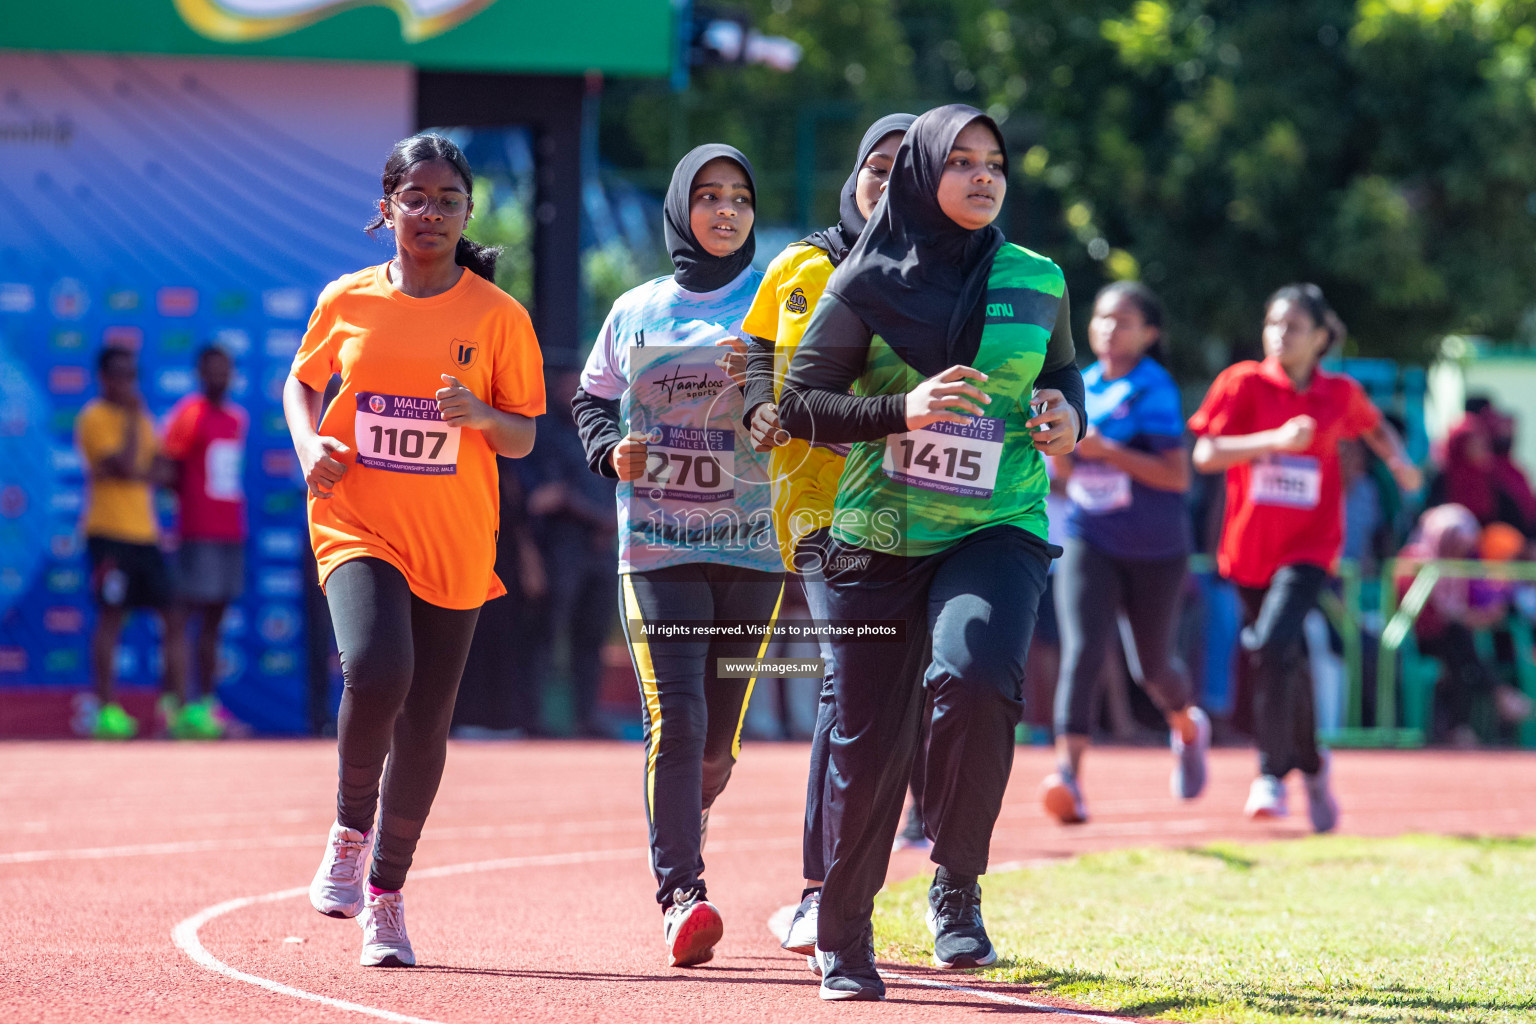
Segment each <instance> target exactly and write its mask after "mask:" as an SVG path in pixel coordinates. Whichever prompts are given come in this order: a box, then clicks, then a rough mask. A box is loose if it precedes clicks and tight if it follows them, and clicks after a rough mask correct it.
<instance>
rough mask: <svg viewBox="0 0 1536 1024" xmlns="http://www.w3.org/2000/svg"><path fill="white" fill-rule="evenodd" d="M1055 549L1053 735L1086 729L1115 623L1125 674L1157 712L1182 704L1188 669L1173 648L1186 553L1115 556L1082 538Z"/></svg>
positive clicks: (1184, 704)
mask: <svg viewBox="0 0 1536 1024" xmlns="http://www.w3.org/2000/svg"><path fill="white" fill-rule="evenodd" d="M1062 548H1063V554H1062V556H1061V561H1060V562H1059V563H1057V566H1056V586H1055V590H1056V621H1057V625H1058V627H1059V629H1060V630H1061V675H1060V677H1059V679H1058V681H1057V684H1056V735H1058V736H1060V735H1063V734H1070V735H1073V736H1088V735H1090V734H1091V733H1092V732H1093V698H1094V683H1095V682H1097V680H1098V678H1099V671H1100V670H1101V669H1102V668H1103V667H1104V654H1105V652H1106V651H1107V650H1108V648H1109V637H1110V633H1111V631H1112V630H1114V629H1115V627H1116V623H1118V624H1119V628H1120V642H1121V644H1122V645H1123V646H1124V647H1125V660H1126V663H1127V664H1128V665H1129V666H1130V669H1131V678H1133V679H1135V680H1136V682H1137V684H1138V685H1140V686H1141V688H1142V689H1143V690H1145V691H1146V692H1147V696H1148V697H1150V698H1152V703H1153V704H1156V705H1157V709H1158V710H1159V711H1161V712H1163V713H1164V714H1167V713H1168V712H1170V711H1182V710H1184V709H1185V708H1187V707H1189V702H1190V694H1191V690H1190V685H1189V674H1188V673H1187V672H1186V671H1185V670H1184V666H1183V664H1182V663H1181V662H1180V661H1179V660H1178V659H1177V658H1176V657H1175V656H1174V653H1173V634H1174V629H1175V627H1176V626H1177V624H1178V616H1179V595H1180V593H1181V592H1182V591H1183V589H1184V579H1185V577H1186V576H1187V575H1188V572H1189V569H1188V561H1189V560H1188V558H1187V557H1186V556H1184V555H1176V556H1174V557H1173V558H1155V559H1135V558H1115V557H1114V556H1112V555H1107V554H1105V553H1104V552H1102V551H1100V550H1099V549H1098V548H1095V547H1094V546H1093V545H1091V544H1089V543H1088V542H1086V541H1082V540H1068V541H1067V542H1066V543H1065V544H1063V545H1062Z"/></svg>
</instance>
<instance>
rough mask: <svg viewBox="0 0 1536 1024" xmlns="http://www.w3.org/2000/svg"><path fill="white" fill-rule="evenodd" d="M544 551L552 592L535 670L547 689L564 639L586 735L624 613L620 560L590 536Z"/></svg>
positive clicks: (575, 710)
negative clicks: (619, 598)
mask: <svg viewBox="0 0 1536 1024" xmlns="http://www.w3.org/2000/svg"><path fill="white" fill-rule="evenodd" d="M540 551H541V553H542V554H543V556H544V570H545V573H546V574H547V575H548V577H549V592H548V594H546V595H545V598H544V602H543V603H544V605H545V615H544V616H543V617H542V618H541V625H542V626H543V627H544V628H543V629H541V630H539V635H538V636H537V637H536V638H535V639H534V647H533V649H532V650H531V651H530V652H529V658H530V664H531V668H530V672H531V674H532V675H533V678H534V679H536V680H538V683H539V686H540V689H541V690H546V689H547V687H548V684H549V673H550V670H551V667H552V663H553V661H554V657H553V655H554V653H555V641H556V638H557V637H564V639H565V642H566V643H567V644H568V645H569V647H568V650H569V664H570V671H571V700H572V708H571V710H572V715H571V718H572V722H573V723H574V725H575V728H576V732H577V733H578V734H580V733H583V732H586V731H588V730H590V729H591V728H592V727H593V726H594V725H595V718H596V714H597V691H598V685H599V683H601V682H602V674H603V665H602V656H603V643H604V641H606V640H607V639H608V631H609V629H610V628H612V626H613V619H614V616H615V615H617V614H618V607H617V605H616V604H615V603H614V589H613V574H614V572H615V571H616V569H617V563H618V558H617V555H616V554H615V553H614V551H613V547H612V545H611V544H610V545H607V546H605V547H603V548H601V549H595V548H594V547H593V546H592V541H591V536H590V535H589V534H581V535H577V536H572V537H563V538H560V539H558V540H555V541H551V542H550V543H548V544H547V545H544V546H542V547H541V548H540Z"/></svg>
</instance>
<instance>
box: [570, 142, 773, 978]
mask: <svg viewBox="0 0 1536 1024" xmlns="http://www.w3.org/2000/svg"><path fill="white" fill-rule="evenodd" d="M754 200H755V189H754V187H753V182H752V166H751V164H749V163H748V162H747V158H746V157H745V156H743V155H742V154H741V153H739V152H738V151H736V150H735V149H733V148H731V147H730V146H721V145H712V146H700V147H699V148H697V149H695V150H693V151H692V152H690V153H689V154H688V155H687V156H685V157H684V158H683V160H682V161H681V162H680V163H679V164H678V165H677V169H676V170H675V171H674V172H673V174H672V184H671V187H670V188H669V189H668V190H667V198H666V203H665V207H664V210H665V229H666V237H667V247H668V249H669V250H670V251H671V253H672V265H673V273H672V276H671V277H663V278H658V279H657V280H655V281H650V282H648V283H646V284H643V285H640V286H639V287H638V288H633V289H631V290H630V291H628V292H626V293H625V294H624V295H622V296H620V298H619V300H618V301H617V302H616V303H614V306H613V311H612V312H611V313H609V314H608V319H607V321H606V322H605V323H604V324H603V331H602V334H601V335H600V336H599V337H598V339H597V343H596V345H595V346H594V347H593V349H592V355H591V357H590V358H589V359H588V361H587V366H586V369H585V370H584V371H583V372H582V376H581V388H580V389H579V390H578V391H577V392H576V397H575V398H574V399H573V400H572V403H571V406H572V411H573V412H574V414H575V416H576V424H577V429H578V430H579V432H580V433H581V438H582V441H583V443H584V444H585V446H586V450H587V458H588V462H589V464H590V466H591V467H592V469H593V471H594V472H598V473H602V474H603V475H605V476H609V477H615V478H617V479H618V480H619V481H620V483H619V486H618V503H619V582H620V592H621V600H622V602H623V608H624V613H623V616H622V621H623V624H624V628H625V632H626V634H627V636H628V639H629V648H630V655H631V657H632V659H633V661H634V665H635V673H636V676H637V677H638V678H639V680H640V686H641V690H642V694H643V697H644V703H645V718H644V727H645V743H646V759H645V765H646V775H645V794H646V798H645V803H646V815H647V818H648V819H649V822H650V837H651V867H652V869H653V872H654V874H655V876H656V882H657V890H656V900H657V902H658V903H659V904H660V905H661V907H662V910H663V917H662V922H663V937H664V939H665V942H666V949H667V958H668V963H669V964H670V965H671V966H674V967H692V966H695V965H697V964H702V963H705V962H706V961H708V960H709V959H710V958H711V957H713V955H714V947H715V944H716V943H717V942H718V941H719V940H720V936H721V934H722V933H723V931H724V924H723V923H722V920H721V917H720V912H719V910H718V909H717V908H716V907H715V905H714V904H713V903H711V902H710V901H709V899H708V896H707V894H706V891H705V884H704V877H703V874H704V856H703V850H704V838H705V835H706V834H707V830H708V827H709V812H710V808H711V806H712V805H713V804H714V801H715V798H716V797H718V796H719V795H720V793H721V791H723V790H724V789H725V785H726V782H727V781H728V780H729V779H730V776H731V769H732V767H733V766H734V765H735V763H736V756H737V754H738V753H739V752H740V747H741V721H742V715H743V712H744V711H745V708H746V703H747V699H748V697H749V696H750V695H751V693H752V685H753V682H754V680H753V679H752V678H751V677H745V678H738V677H721V676H720V675H719V674H718V669H719V667H720V663H721V662H723V661H746V660H750V659H753V658H761V657H762V655H763V651H764V649H765V648H766V646H767V639H766V637H764V636H754V635H752V634H749V633H743V634H742V635H739V636H721V637H710V636H708V635H702V636H696V635H693V634H692V633H690V634H689V635H685V636H682V637H668V636H666V635H665V634H658V633H655V632H654V629H653V627H665V626H668V625H672V624H676V623H698V622H710V621H717V622H723V623H732V624H735V623H746V622H751V623H767V624H768V626H769V627H770V628H771V626H772V623H773V620H774V618H775V617H776V616H777V615H778V602H779V596H780V594H781V592H782V590H783V566H782V565H781V564H780V561H779V557H778V552H777V551H776V550H775V548H774V545H773V523H772V519H771V516H770V513H769V499H770V495H769V488H768V482H767V480H768V478H767V472H768V466H767V462H768V459H767V456H766V455H764V454H761V453H758V452H756V451H755V450H754V449H753V446H752V443H751V439H750V438H749V437H748V435H747V432H746V430H745V428H744V427H742V426H741V418H742V406H741V392H740V390H739V389H738V387H737V384H736V382H735V381H734V380H733V379H732V378H731V376H730V375H729V374H728V373H727V372H726V371H725V370H724V369H722V368H721V366H720V365H719V353H720V348H719V346H720V345H723V344H726V343H727V342H728V341H729V340H730V339H731V338H732V337H733V336H734V335H736V334H737V333H739V330H740V323H741V318H742V317H743V316H744V315H745V314H746V312H747V309H748V307H749V306H750V305H751V304H752V298H753V296H754V295H756V294H757V285H758V282H759V281H761V280H762V274H761V273H759V272H758V271H756V270H753V269H752V252H753V237H752V223H753V218H754V215H753V206H754Z"/></svg>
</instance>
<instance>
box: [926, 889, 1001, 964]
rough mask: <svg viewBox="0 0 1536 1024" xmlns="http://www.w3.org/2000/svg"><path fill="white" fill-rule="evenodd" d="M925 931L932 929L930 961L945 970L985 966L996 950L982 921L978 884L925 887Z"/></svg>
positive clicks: (991, 959)
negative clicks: (926, 901)
mask: <svg viewBox="0 0 1536 1024" xmlns="http://www.w3.org/2000/svg"><path fill="white" fill-rule="evenodd" d="M928 930H929V931H931V932H933V962H934V963H936V964H938V965H939V966H940V967H942V968H944V969H945V970H963V969H965V968H968V967H986V966H987V965H989V964H993V963H996V962H997V950H995V949H993V948H992V940H991V939H989V938H987V929H986V927H985V926H983V925H982V923H981V886H980V885H978V884H976V883H975V882H972V883H971V884H970V885H967V886H948V885H941V884H939V882H938V879H937V878H935V879H934V883H933V887H932V888H930V889H929V890H928Z"/></svg>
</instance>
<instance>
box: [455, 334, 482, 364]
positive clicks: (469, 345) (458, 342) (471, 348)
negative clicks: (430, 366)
mask: <svg viewBox="0 0 1536 1024" xmlns="http://www.w3.org/2000/svg"><path fill="white" fill-rule="evenodd" d="M479 353H480V346H479V345H476V344H475V343H474V342H472V341H465V340H464V339H463V338H454V339H453V340H452V341H450V342H449V343H448V358H449V359H452V360H453V365H454V366H457V367H458V368H459V369H461V370H467V369H469V368H470V367H471V366H474V365H475V356H476V355H478V354H479Z"/></svg>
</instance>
